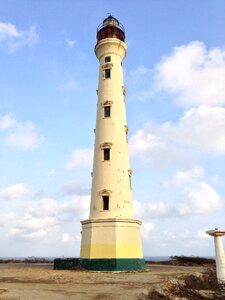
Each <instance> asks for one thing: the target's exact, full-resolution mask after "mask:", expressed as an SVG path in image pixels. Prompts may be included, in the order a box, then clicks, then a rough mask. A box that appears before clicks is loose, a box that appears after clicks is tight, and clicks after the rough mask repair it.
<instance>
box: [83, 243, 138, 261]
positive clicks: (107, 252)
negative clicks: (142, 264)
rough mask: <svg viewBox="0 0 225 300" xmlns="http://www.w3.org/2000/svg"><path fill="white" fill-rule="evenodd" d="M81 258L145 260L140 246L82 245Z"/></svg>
mask: <svg viewBox="0 0 225 300" xmlns="http://www.w3.org/2000/svg"><path fill="white" fill-rule="evenodd" d="M80 257H81V258H143V254H142V247H141V245H140V244H116V245H110V244H90V245H84V244H83V245H81V253H80Z"/></svg>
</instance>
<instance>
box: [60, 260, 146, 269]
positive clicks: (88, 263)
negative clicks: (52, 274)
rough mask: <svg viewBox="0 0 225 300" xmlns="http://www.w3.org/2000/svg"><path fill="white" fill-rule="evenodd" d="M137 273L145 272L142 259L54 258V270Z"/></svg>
mask: <svg viewBox="0 0 225 300" xmlns="http://www.w3.org/2000/svg"><path fill="white" fill-rule="evenodd" d="M82 269H84V270H90V271H135V270H136V271H137V270H145V261H144V259H143V258H101V259H82V258H80V259H79V258H56V259H55V260H54V270H82Z"/></svg>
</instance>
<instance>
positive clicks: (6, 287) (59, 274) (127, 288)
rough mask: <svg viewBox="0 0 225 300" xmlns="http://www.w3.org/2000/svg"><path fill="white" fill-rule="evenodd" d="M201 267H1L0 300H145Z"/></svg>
mask: <svg viewBox="0 0 225 300" xmlns="http://www.w3.org/2000/svg"><path fill="white" fill-rule="evenodd" d="M204 270H205V268H204V267H180V266H165V265H152V266H149V267H148V268H147V269H146V271H141V272H88V271H59V270H53V269H52V265H48V264H22V263H21V264H1V265H0V300H19V299H20V300H33V299H34V300H36V299H38V300H45V299H46V300H53V299H54V300H66V299H74V300H83V299H93V300H94V299H100V300H103V299H104V300H111V299H112V300H117V299H121V300H124V299H130V300H132V299H146V297H145V295H147V293H148V291H149V288H150V287H152V286H154V285H156V284H159V283H162V282H164V281H166V280H168V279H172V278H176V277H177V276H179V275H185V274H192V273H195V272H203V271H204Z"/></svg>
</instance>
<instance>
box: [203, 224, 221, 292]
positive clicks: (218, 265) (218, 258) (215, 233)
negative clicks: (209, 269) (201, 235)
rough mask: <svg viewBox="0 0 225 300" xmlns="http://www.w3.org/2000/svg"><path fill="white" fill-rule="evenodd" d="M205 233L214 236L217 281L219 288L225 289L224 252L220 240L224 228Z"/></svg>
mask: <svg viewBox="0 0 225 300" xmlns="http://www.w3.org/2000/svg"><path fill="white" fill-rule="evenodd" d="M206 233H207V234H209V235H211V236H213V237H214V244H215V255H216V275H217V281H218V284H219V286H220V288H222V289H225V254H224V248H223V241H222V236H223V235H225V230H219V229H217V228H216V229H215V230H208V231H206Z"/></svg>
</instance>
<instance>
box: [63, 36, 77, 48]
mask: <svg viewBox="0 0 225 300" xmlns="http://www.w3.org/2000/svg"><path fill="white" fill-rule="evenodd" d="M65 42H66V45H67V47H68V48H74V47H75V45H76V41H75V40H71V39H68V38H66V40H65Z"/></svg>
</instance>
